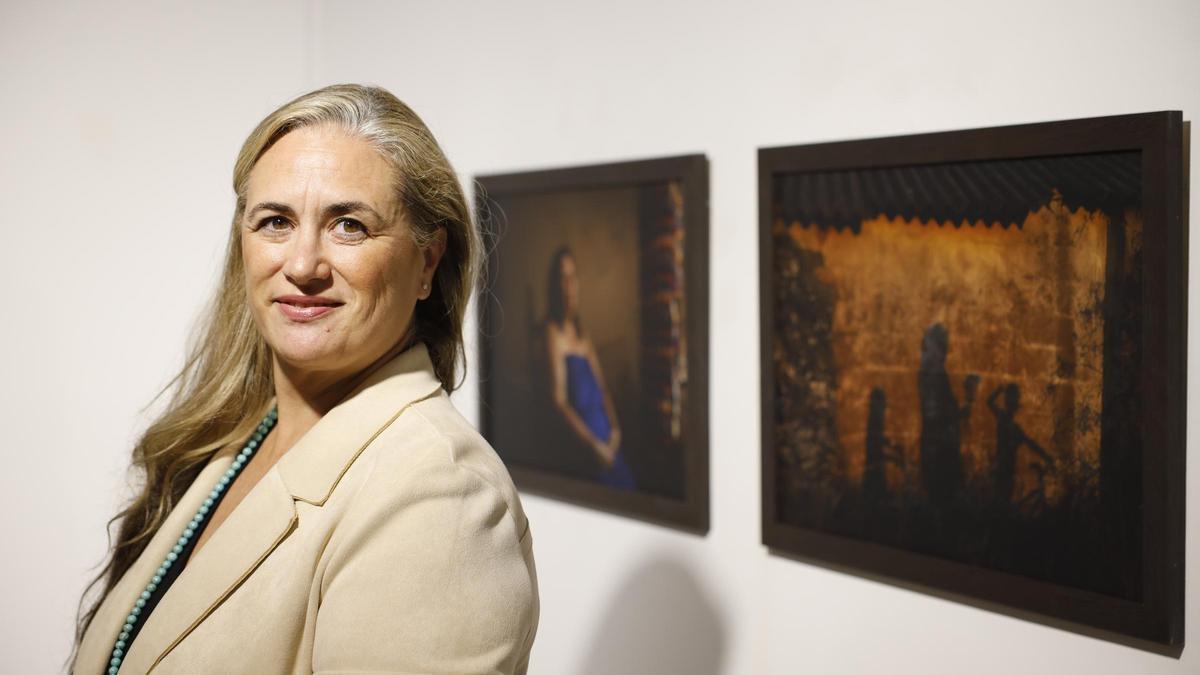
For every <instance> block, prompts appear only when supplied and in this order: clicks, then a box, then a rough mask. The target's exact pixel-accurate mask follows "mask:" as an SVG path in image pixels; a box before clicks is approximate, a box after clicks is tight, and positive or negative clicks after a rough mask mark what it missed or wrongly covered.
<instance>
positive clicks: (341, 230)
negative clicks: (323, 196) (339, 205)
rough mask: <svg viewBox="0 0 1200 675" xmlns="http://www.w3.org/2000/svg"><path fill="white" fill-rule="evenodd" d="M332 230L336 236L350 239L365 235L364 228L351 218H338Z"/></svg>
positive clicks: (365, 230) (365, 229)
mask: <svg viewBox="0 0 1200 675" xmlns="http://www.w3.org/2000/svg"><path fill="white" fill-rule="evenodd" d="M333 228H334V231H335V232H336V233H337V234H340V235H344V236H348V237H351V238H358V237H361V236H363V235H365V234H366V233H367V228H366V226H364V225H363V224H362V223H360V222H358V221H357V220H354V219H353V218H338V219H337V222H335V223H334V224H333Z"/></svg>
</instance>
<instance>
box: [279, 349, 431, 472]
mask: <svg viewBox="0 0 1200 675" xmlns="http://www.w3.org/2000/svg"><path fill="white" fill-rule="evenodd" d="M412 343H413V339H412V335H411V333H406V334H405V336H404V339H402V340H400V341H399V342H397V343H396V345H395V346H393V347H392V348H391V349H389V350H388V351H387V352H385V353H384V354H383V355H382V356H380V357H379V358H377V359H375V360H374V361H372V362H371V363H370V364H368V365H367V366H366V367H365V368H356V369H353V370H352V371H350V372H331V371H313V370H306V369H303V368H298V367H295V366H292V365H289V364H285V363H282V362H281V361H280V360H279V359H274V360H273V361H274V362H273V364H272V370H273V372H274V378H275V409H276V410H277V411H278V418H277V422H276V424H275V428H274V429H273V430H272V431H271V436H270V438H269V439H268V440H269V441H270V443H269V447H267V448H265V449H266V450H267V454H269V455H272V456H273V459H278V458H279V456H281V455H283V454H284V453H285V452H287V450H288V449H289V448H291V447H292V446H293V445H295V444H296V441H298V440H300V438H301V437H302V436H304V434H306V433H308V430H309V429H312V428H313V427H314V426H315V425H316V424H317V422H318V421H319V420H320V419H321V418H322V417H324V416H325V413H327V412H329V411H330V410H332V409H333V407H334V406H336V405H337V404H339V403H341V402H342V400H344V399H345V398H346V396H348V395H349V394H350V392H352V391H354V389H355V388H356V387H358V386H359V385H360V384H362V383H363V381H365V380H366V379H367V378H368V377H370V375H371V373H373V372H375V371H376V370H378V369H379V368H380V367H381V366H383V364H385V363H387V362H388V361H391V360H392V359H393V358H395V357H396V356H397V355H398V354H400V353H401V352H403V351H404V350H406V349H408V347H410V346H411V345H412Z"/></svg>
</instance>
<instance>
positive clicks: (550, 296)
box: [546, 246, 635, 490]
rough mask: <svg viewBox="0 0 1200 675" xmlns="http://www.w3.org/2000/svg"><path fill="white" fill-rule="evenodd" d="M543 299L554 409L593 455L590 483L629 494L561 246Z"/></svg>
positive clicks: (574, 274)
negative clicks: (593, 470) (545, 311)
mask: <svg viewBox="0 0 1200 675" xmlns="http://www.w3.org/2000/svg"><path fill="white" fill-rule="evenodd" d="M546 298H547V317H546V351H547V360H548V363H549V366H550V367H549V369H548V370H549V375H550V383H549V384H550V393H551V400H552V401H553V404H554V408H555V410H556V411H557V412H558V414H559V415H561V416H562V418H563V419H564V420H565V421H566V424H567V427H568V428H570V429H571V431H572V432H573V433H574V435H575V436H577V437H578V438H579V440H580V441H582V442H583V443H584V444H585V445H586V446H587V447H588V448H589V449H590V450H591V451H592V453H593V454H594V456H595V460H596V474H595V479H596V481H597V482H599V483H601V484H603V485H607V486H609V487H613V488H618V489H622V490H633V489H634V488H635V482H634V478H633V472H632V471H630V469H629V464H628V463H627V462H626V460H625V457H624V455H622V454H621V425H620V423H619V422H618V420H617V414H616V410H615V409H614V408H613V404H612V398H611V397H610V396H609V393H608V387H607V386H605V383H604V371H603V370H602V369H601V368H600V361H599V359H598V358H596V349H595V347H594V345H593V344H592V340H591V338H590V337H589V336H588V334H587V332H585V331H584V329H583V323H582V322H581V321H580V318H579V272H578V268H577V266H576V261H575V257H574V256H573V255H572V254H571V251H570V249H569V248H567V247H566V246H563V247H560V248H559V249H558V250H557V251H555V253H554V255H553V257H552V258H551V262H550V268H549V271H548V274H547V279H546Z"/></svg>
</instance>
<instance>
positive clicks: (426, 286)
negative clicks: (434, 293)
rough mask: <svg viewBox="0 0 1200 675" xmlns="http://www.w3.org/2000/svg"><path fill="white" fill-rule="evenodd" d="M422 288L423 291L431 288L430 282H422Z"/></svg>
mask: <svg viewBox="0 0 1200 675" xmlns="http://www.w3.org/2000/svg"><path fill="white" fill-rule="evenodd" d="M421 290H423V291H427V290H429V282H425V283H423V284H421Z"/></svg>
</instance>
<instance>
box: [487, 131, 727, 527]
mask: <svg viewBox="0 0 1200 675" xmlns="http://www.w3.org/2000/svg"><path fill="white" fill-rule="evenodd" d="M477 190H478V197H477V205H478V208H479V213H480V221H481V222H482V223H483V224H484V229H485V231H487V232H488V237H489V238H490V241H489V242H488V246H487V249H488V251H489V255H488V259H487V270H486V275H485V277H486V282H485V286H484V288H483V292H482V293H481V294H480V297H481V298H482V299H481V301H480V302H479V310H480V316H479V325H480V342H479V350H480V369H481V375H480V377H481V382H480V406H481V409H480V423H481V427H482V429H483V433H484V435H485V436H487V438H488V440H489V441H490V442H491V443H492V445H493V446H494V447H495V448H496V450H497V452H499V453H500V456H501V457H503V459H504V462H505V464H506V465H507V466H508V467H509V470H510V471H511V473H512V475H513V477H514V479H515V480H516V482H517V484H518V486H519V487H520V488H522V489H525V490H529V491H531V492H535V493H540V494H543V495H548V496H552V497H557V498H561V499H565V500H569V501H572V502H576V503H579V504H583V505H587V506H593V507H598V508H603V509H607V510H610V511H614V512H618V513H622V514H626V515H632V516H635V517H639V518H644V519H648V520H654V521H658V522H661V523H666V524H671V525H674V526H678V527H681V528H685V529H690V530H694V531H699V532H705V531H707V529H708V162H707V160H706V159H705V158H704V157H703V156H701V155H693V156H685V157H671V158H665V159H653V160H646V161H636V162H623V163H619V164H603V165H595V166H584V167H576V168H567V169H554V170H546V171H534V172H526V173H512V174H504V175H491V176H481V177H478V178H477Z"/></svg>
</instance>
